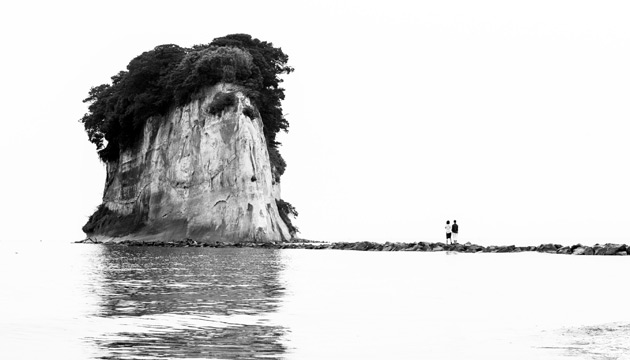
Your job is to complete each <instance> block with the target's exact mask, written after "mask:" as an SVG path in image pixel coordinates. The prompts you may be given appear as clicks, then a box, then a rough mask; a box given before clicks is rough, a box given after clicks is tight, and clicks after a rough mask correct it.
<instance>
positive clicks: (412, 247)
mask: <svg viewBox="0 0 630 360" xmlns="http://www.w3.org/2000/svg"><path fill="white" fill-rule="evenodd" d="M76 243H80V244H104V245H109V246H160V247H209V248H262V249H311V250H326V249H328V250H355V251H420V252H439V251H452V252H460V253H518V252H527V251H529V252H540V253H548V254H565V255H620V256H623V255H628V253H629V252H630V246H628V245H626V244H603V245H600V244H595V245H593V246H587V245H581V244H576V245H571V246H563V245H560V244H541V245H538V246H516V245H490V246H481V245H475V244H471V243H465V244H444V243H441V242H437V243H431V242H410V243H405V242H394V243H391V242H386V243H376V242H369V241H361V242H333V243H328V242H314V241H308V240H301V241H300V240H298V241H296V242H237V243H231V242H221V241H217V242H197V241H195V240H192V239H186V240H179V241H166V242H165V241H134V240H122V241H119V242H101V241H99V240H97V239H92V238H88V239H85V240H81V241H77V242H76Z"/></svg>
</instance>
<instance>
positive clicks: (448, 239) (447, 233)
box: [444, 220, 453, 245]
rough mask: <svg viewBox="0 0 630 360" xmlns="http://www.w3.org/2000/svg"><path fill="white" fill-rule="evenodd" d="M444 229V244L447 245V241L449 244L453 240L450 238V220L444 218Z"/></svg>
mask: <svg viewBox="0 0 630 360" xmlns="http://www.w3.org/2000/svg"><path fill="white" fill-rule="evenodd" d="M444 229H446V245H448V242H449V241H451V244H452V243H453V241H452V240H451V222H450V221H448V220H446V226H445V227H444Z"/></svg>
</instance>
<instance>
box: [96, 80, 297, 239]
mask: <svg viewBox="0 0 630 360" xmlns="http://www.w3.org/2000/svg"><path fill="white" fill-rule="evenodd" d="M226 99H228V100H230V99H231V101H232V102H230V101H226ZM226 103H227V106H225V104H226ZM279 199H280V184H279V183H277V182H276V181H275V179H274V176H273V175H272V169H271V165H270V162H269V154H268V151H267V144H266V142H265V136H264V135H263V124H262V121H261V118H260V115H259V112H258V110H257V109H256V108H255V106H254V105H253V104H252V102H250V99H249V98H248V97H247V96H246V95H245V91H244V89H242V88H241V87H239V86H237V85H231V84H225V83H220V84H217V85H215V86H212V87H209V88H206V89H204V90H203V91H202V92H201V93H200V94H198V96H196V97H195V100H193V101H191V102H190V103H188V104H186V105H185V106H183V107H176V108H173V109H172V110H171V111H169V112H168V114H167V115H165V116H162V117H152V118H150V119H149V120H148V121H147V122H146V124H145V125H144V129H143V133H142V135H141V139H139V140H138V141H137V143H136V146H134V147H133V148H132V149H127V150H125V151H123V152H121V154H120V157H119V158H118V160H117V161H112V162H107V179H106V183H105V190H104V194H103V204H102V205H101V206H100V207H99V210H97V212H96V213H95V214H94V215H93V216H92V217H91V218H90V221H89V222H88V224H86V226H85V227H84V231H85V232H86V234H87V236H88V237H89V238H92V239H94V240H97V241H123V240H136V241H171V240H182V239H192V240H195V241H199V242H206V243H213V242H217V241H222V242H240V241H261V242H267V241H282V240H289V239H290V238H291V237H292V234H290V232H289V229H288V228H287V225H286V224H285V223H284V221H283V220H282V218H281V216H280V214H279V212H278V207H277V204H276V200H279Z"/></svg>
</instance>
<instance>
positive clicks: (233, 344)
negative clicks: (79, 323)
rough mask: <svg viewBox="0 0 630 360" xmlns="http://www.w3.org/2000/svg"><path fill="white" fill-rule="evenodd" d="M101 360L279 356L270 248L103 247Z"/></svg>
mask: <svg viewBox="0 0 630 360" xmlns="http://www.w3.org/2000/svg"><path fill="white" fill-rule="evenodd" d="M98 268H99V269H100V271H99V272H100V276H99V278H100V279H99V280H100V281H99V282H101V284H99V286H98V287H95V289H96V291H97V292H98V293H99V294H98V295H99V298H100V303H99V306H98V310H97V311H98V314H97V315H98V316H99V317H101V318H105V319H108V321H107V322H106V324H105V325H106V329H105V331H103V333H102V335H99V336H97V337H94V338H92V339H90V340H91V341H93V342H94V343H96V344H97V346H98V348H99V349H100V350H102V354H101V356H100V358H102V359H132V358H133V359H136V358H142V357H147V358H238V359H250V358H259V357H265V358H279V357H280V356H281V355H282V354H283V353H284V352H285V350H286V349H285V347H284V345H282V343H281V337H282V335H283V334H284V333H285V329H284V328H283V327H281V326H279V325H277V324H274V323H273V322H272V321H271V320H270V318H269V317H268V315H269V314H271V313H273V312H275V311H277V308H278V305H279V301H280V298H281V296H282V295H283V291H284V288H283V286H282V284H281V283H280V280H279V273H280V271H281V270H282V262H281V261H280V256H279V252H278V251H277V250H261V249H237V248H234V249H207V248H166V249H165V248H153V247H151V248H136V247H122V246H121V247H105V248H104V250H103V252H102V253H101V256H100V263H99V264H98Z"/></svg>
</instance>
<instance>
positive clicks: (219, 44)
mask: <svg viewBox="0 0 630 360" xmlns="http://www.w3.org/2000/svg"><path fill="white" fill-rule="evenodd" d="M288 59H289V58H288V56H287V55H285V54H284V53H283V52H282V50H281V49H280V48H275V47H273V44H271V43H268V42H265V41H260V40H258V39H254V38H252V37H251V36H250V35H247V34H233V35H227V36H224V37H220V38H216V39H214V40H213V41H212V42H211V43H209V44H206V45H195V46H193V47H192V48H182V47H179V46H177V45H172V44H169V45H160V46H157V47H156V48H155V49H153V50H151V51H147V52H144V53H142V54H141V55H139V56H137V57H136V58H134V59H133V60H131V62H130V63H129V65H127V70H125V71H121V72H119V73H118V74H116V75H114V76H113V77H112V83H111V84H102V85H99V86H96V87H93V88H92V89H91V90H90V92H89V96H88V97H87V98H86V99H85V100H84V102H87V103H89V104H90V105H89V112H88V113H87V114H85V115H84V116H83V118H82V119H81V120H80V121H81V122H82V123H83V124H84V126H85V130H86V132H87V134H88V138H89V140H90V141H91V142H93V143H94V144H96V147H97V150H98V152H99V156H100V158H101V159H102V160H103V161H113V160H116V159H118V156H119V155H120V151H121V150H125V149H128V148H130V147H132V146H133V145H134V144H135V143H136V142H137V141H138V138H139V136H140V135H141V131H142V128H143V126H144V124H145V122H146V120H147V119H148V118H149V117H151V116H154V115H163V114H166V112H167V111H168V110H169V108H171V107H172V106H179V105H183V104H185V103H187V102H189V101H190V100H191V99H192V98H193V97H194V96H195V95H196V94H198V93H199V91H200V90H201V89H202V88H203V87H206V86H211V85H214V84H216V83H219V82H229V83H235V84H239V85H243V86H245V87H246V88H247V89H248V94H247V95H248V96H249V97H250V99H252V101H253V102H254V104H255V105H256V107H257V108H258V112H259V115H260V116H261V118H262V121H263V124H264V134H265V138H266V140H267V147H268V149H269V155H270V160H271V165H272V168H273V169H274V177H275V179H276V181H279V180H280V176H281V175H282V174H283V173H284V169H285V167H286V163H285V161H284V159H283V158H282V156H281V155H280V152H279V151H278V147H279V145H280V143H279V142H277V141H276V134H277V133H278V132H279V131H280V130H284V131H287V130H288V128H289V123H288V122H287V121H286V119H285V118H284V116H283V114H282V107H281V101H282V100H283V99H284V89H283V88H281V87H280V84H281V83H282V79H281V78H280V75H281V74H289V73H291V72H292V71H293V68H292V67H290V66H288V65H287V62H288ZM223 100H224V102H222V103H221V104H222V105H223V106H227V105H226V104H229V101H230V99H223ZM250 115H251V114H250V113H248V114H247V116H250Z"/></svg>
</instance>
